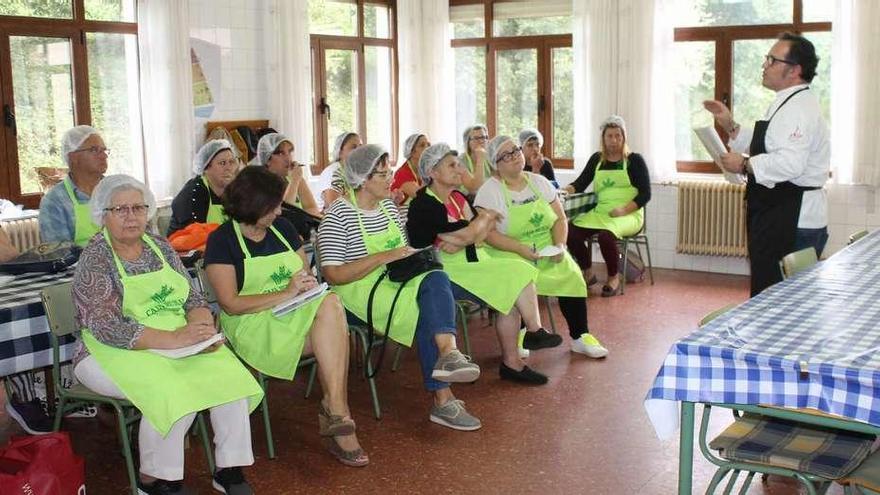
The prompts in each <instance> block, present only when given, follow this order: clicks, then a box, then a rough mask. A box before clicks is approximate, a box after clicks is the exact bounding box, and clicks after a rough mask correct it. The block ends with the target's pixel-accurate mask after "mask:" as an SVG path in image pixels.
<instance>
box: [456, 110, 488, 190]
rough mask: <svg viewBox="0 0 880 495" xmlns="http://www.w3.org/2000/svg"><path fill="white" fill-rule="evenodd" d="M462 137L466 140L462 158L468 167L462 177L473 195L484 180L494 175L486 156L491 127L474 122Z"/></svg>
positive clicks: (463, 184)
mask: <svg viewBox="0 0 880 495" xmlns="http://www.w3.org/2000/svg"><path fill="white" fill-rule="evenodd" d="M461 138H462V140H463V141H464V152H462V154H461V158H460V160H461V163H462V164H463V165H464V166H465V169H466V170H465V171H464V175H462V177H461V184H462V186H463V187H464V188H465V190H466V191H467V193H468V194H469V195H470V196H471V197H473V195H474V194H476V193H477V190H478V189H479V188H480V186H482V185H483V182H485V181H486V179H488V178H489V177H491V176H492V167H491V166H490V165H489V162H488V157H487V156H486V143H488V142H489V129H488V128H486V126H484V125H483V124H474V125H472V126H470V127H468V128H467V129H465V130H464V132H463V133H462V135H461Z"/></svg>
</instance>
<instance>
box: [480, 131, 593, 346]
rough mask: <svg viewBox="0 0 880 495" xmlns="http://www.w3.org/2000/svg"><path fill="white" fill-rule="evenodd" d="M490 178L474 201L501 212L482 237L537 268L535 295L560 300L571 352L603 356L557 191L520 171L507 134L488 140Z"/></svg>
mask: <svg viewBox="0 0 880 495" xmlns="http://www.w3.org/2000/svg"><path fill="white" fill-rule="evenodd" d="M488 154H489V164H490V165H491V166H492V167H493V168H494V173H493V175H492V177H491V178H490V179H489V180H487V181H486V183H485V184H483V187H481V188H480V190H479V191H478V192H477V197H476V199H475V200H474V204H475V205H476V206H477V208H485V209H489V210H494V211H497V212H499V213H500V216H499V219H498V220H497V222H496V228H495V230H493V231H492V232H490V233H489V235H488V236H487V237H486V240H487V241H488V243H489V245H490V246H492V247H493V248H494V250H492V251H491V254H493V255H497V256H502V257H509V258H514V259H522V260H526V261H529V262H532V263H535V266H537V268H538V280H537V282H536V283H535V286H536V287H537V291H538V295H541V296H555V297H558V298H559V308H560V309H561V310H562V316H564V317H565V321H566V323H568V332H569V335H570V336H571V339H572V344H571V350H572V352H576V353H580V354H585V355H587V356H588V357H591V358H602V357H605V356H606V355H607V354H608V350H607V349H605V348H604V347H602V344H601V343H599V340H598V339H596V337H595V336H593V335H592V334H591V333H590V330H589V327H588V325H587V287H586V284H585V283H584V279H583V277H582V276H581V273H580V270H579V269H578V266H577V264H576V263H575V262H574V260H573V259H572V258H571V256H570V255H569V254H568V252H567V251H566V250H565V239H566V236H567V234H568V219H567V218H566V217H565V212H564V211H563V209H562V204H561V203H560V201H559V199H558V197H557V195H556V190H555V189H554V188H553V185H552V184H550V182H549V181H548V180H547V179H545V178H544V177H542V176H540V175H537V174H533V173H531V172H525V171H523V168H524V167H525V158H524V157H523V153H522V149H521V148H520V147H519V146H517V145H516V142H515V141H514V140H513V139H512V138H510V137H508V136H498V137H496V138H495V139H493V140H492V141H491V142H490V143H489V149H488Z"/></svg>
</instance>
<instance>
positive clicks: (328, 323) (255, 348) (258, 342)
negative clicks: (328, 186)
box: [205, 167, 369, 467]
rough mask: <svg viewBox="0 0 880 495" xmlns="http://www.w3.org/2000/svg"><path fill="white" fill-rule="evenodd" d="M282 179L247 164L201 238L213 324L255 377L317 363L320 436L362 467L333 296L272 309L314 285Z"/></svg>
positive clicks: (283, 375) (288, 373)
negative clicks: (306, 359)
mask: <svg viewBox="0 0 880 495" xmlns="http://www.w3.org/2000/svg"><path fill="white" fill-rule="evenodd" d="M286 187H287V182H286V181H285V180H284V179H282V178H281V177H278V176H277V175H275V174H273V173H272V172H269V171H268V170H267V169H265V168H263V167H247V168H245V169H244V170H242V171H241V173H240V174H238V177H236V178H235V180H234V181H232V183H231V184H229V187H228V188H227V189H226V195H225V196H224V205H225V206H226V211H228V212H229V217H230V219H231V221H229V222H226V223H225V224H223V225H221V226H220V228H219V229H217V230H216V231H214V232H212V233H211V235H210V237H208V245H207V249H206V250H205V266H206V267H207V268H206V271H207V274H208V280H209V281H210V282H211V286H212V287H213V288H214V292H215V293H216V294H217V301H218V302H219V303H220V308H221V309H222V310H223V311H222V312H221V313H220V324H221V326H222V328H223V333H224V334H225V335H226V338H228V339H229V342H230V343H231V344H232V347H233V348H234V349H235V351H236V352H237V353H238V355H239V356H241V357H242V359H244V360H245V361H246V362H247V363H248V364H249V365H251V366H253V367H254V368H255V369H257V370H259V371H260V372H261V373H263V374H265V375H268V376H273V377H275V378H280V379H283V380H293V377H294V373H295V372H296V367H297V364H298V363H299V360H300V358H301V357H302V356H303V355H314V356H315V359H317V361H318V379H319V380H320V381H321V389H322V390H324V399H323V400H322V401H321V404H320V406H319V408H318V420H319V424H320V433H321V436H323V437H326V438H327V439H328V441H327V442H326V444H327V448H328V450H329V451H330V453H331V454H333V455H334V456H335V457H336V458H337V459H338V460H339V461H340V462H342V463H343V464H346V465H349V466H355V467H357V466H366V465H367V464H368V463H369V458H368V457H367V455H366V454H365V453H364V451H363V449H361V447H360V444H358V441H357V436H356V435H355V424H354V421H353V420H352V419H351V413H350V411H349V409H348V398H347V397H348V390H347V380H346V379H347V376H348V352H349V351H348V340H349V339H348V330H347V328H346V325H345V313H344V312H343V309H342V305H341V304H340V303H339V298H338V297H336V295H335V294H332V293H329V292H328V293H326V294H325V295H323V296H321V297H319V298H317V299H315V300H313V301H311V302H309V303H308V304H306V305H304V306H302V307H300V308H298V309H296V310H294V311H291V312H289V313H287V314H285V315H282V316H275V315H273V314H272V308H273V307H274V306H276V305H277V304H279V303H282V302H285V301H288V300H290V299H291V298H292V297H294V296H296V295H297V294H299V293H301V292H304V291H306V290H309V289H312V288H314V287H315V286H316V285H318V282H317V280H315V277H313V276H312V274H311V272H310V270H309V269H308V264H307V263H306V255H305V252H304V251H303V248H302V244H303V243H302V239H300V237H299V235H298V234H297V233H296V230H295V229H294V228H293V225H291V224H290V222H288V221H287V220H285V219H284V218H282V217H281V216H280V213H281V211H280V210H281V198H282V197H284V190H285V188H286Z"/></svg>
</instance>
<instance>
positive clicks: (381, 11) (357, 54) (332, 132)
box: [309, 0, 398, 173]
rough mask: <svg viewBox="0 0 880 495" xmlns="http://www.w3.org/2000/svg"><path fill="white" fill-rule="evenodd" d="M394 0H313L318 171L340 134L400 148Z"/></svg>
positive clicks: (313, 67) (315, 162)
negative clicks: (349, 132) (357, 136)
mask: <svg viewBox="0 0 880 495" xmlns="http://www.w3.org/2000/svg"><path fill="white" fill-rule="evenodd" d="M394 25H395V22H394V9H393V3H392V2H391V0H385V1H383V0H309V31H310V32H311V44H312V71H313V78H312V81H313V85H312V86H313V97H314V104H315V106H314V108H315V113H314V134H313V137H314V143H315V146H314V150H315V151H314V157H313V164H314V168H313V169H312V171H313V172H315V173H318V172H320V171H321V169H323V167H325V166H327V165H328V164H329V162H330V158H331V157H330V153H331V148H332V146H333V142H334V140H335V139H336V136H337V135H339V134H340V133H342V132H345V131H354V132H357V133H358V134H360V135H361V138H362V139H363V140H364V142H370V143H376V144H381V145H383V146H385V147H387V148H388V149H389V150H396V149H397V139H398V138H397V131H396V129H397V99H396V94H397V90H396V88H397V78H396V77H395V74H396V73H397V72H396V70H395V64H396V61H397V56H396V53H395V52H396V47H397V45H396V41H395V39H396V36H395V29H394Z"/></svg>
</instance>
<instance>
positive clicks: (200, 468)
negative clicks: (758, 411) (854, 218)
mask: <svg viewBox="0 0 880 495" xmlns="http://www.w3.org/2000/svg"><path fill="white" fill-rule="evenodd" d="M655 275H656V285H654V286H651V285H649V284H648V283H647V282H645V283H639V284H633V285H630V286H629V287H628V288H627V293H626V295H625V296H623V297H614V298H610V299H608V298H604V299H603V298H601V297H598V296H597V297H594V298H591V299H590V303H589V311H590V326H591V328H592V330H593V332H594V333H595V334H596V335H597V336H598V337H599V338H600V340H602V342H603V343H604V344H605V345H606V347H608V348H609V349H610V351H611V354H610V356H609V357H608V358H607V359H605V360H602V361H591V360H588V359H586V358H584V357H583V356H580V355H574V354H571V353H570V352H569V350H568V336H567V332H565V331H564V329H563V332H562V333H563V335H565V338H566V342H564V343H563V345H562V346H560V347H558V348H555V349H548V350H543V351H538V352H533V353H532V357H531V358H530V360H529V365H530V366H532V367H534V368H536V369H538V370H541V371H543V372H545V373H547V374H548V375H549V376H550V377H551V379H550V383H549V384H547V385H545V386H542V387H537V388H536V387H524V386H517V385H514V384H511V383H510V382H502V381H501V380H500V379H499V378H498V372H497V369H498V365H499V362H500V352H499V348H498V344H497V341H496V340H495V336H494V331H493V330H492V329H491V328H489V327H487V326H486V325H487V324H488V321H487V320H481V319H479V318H476V319H473V320H472V321H471V339H472V344H473V347H474V351H473V353H474V358H475V359H476V361H477V362H478V363H479V364H480V365H481V366H482V368H483V376H482V377H481V379H480V380H479V381H478V382H477V383H476V384H473V385H460V386H456V387H455V389H454V390H455V393H456V395H457V396H458V397H459V398H461V399H463V400H465V401H466V402H467V407H468V409H469V410H470V411H471V412H472V413H474V414H475V415H478V416H479V417H480V418H481V419H482V421H483V424H484V427H483V429H482V430H480V431H477V432H473V433H464V432H457V431H453V430H449V429H446V428H443V427H441V426H437V425H435V424H433V423H430V422H429V421H428V409H429V397H428V395H427V394H426V393H425V392H424V391H423V390H422V388H421V379H420V376H419V372H418V365H417V362H416V360H415V353H414V352H409V353H407V354H406V355H405V359H404V362H403V366H402V368H401V369H400V370H399V371H397V372H396V373H392V372H390V362H391V357H392V355H391V353H389V356H388V357H387V361H386V364H385V366H384V368H383V370H382V371H381V373H380V374H379V382H378V384H379V394H380V399H381V401H382V411H383V414H384V416H383V418H382V420H381V421H376V420H375V419H373V416H372V408H371V403H370V395H369V389H368V386H367V383H366V381H364V380H362V379H360V378H358V377H357V376H356V375H352V378H351V384H350V392H349V397H350V403H351V408H352V412H353V414H354V418H355V420H356V421H357V423H358V434H359V438H360V440H361V443H362V444H363V446H364V447H365V448H366V449H367V451H368V453H369V454H370V458H371V461H372V463H371V464H370V466H368V467H366V468H363V469H353V468H348V467H345V466H342V465H341V464H339V463H337V462H336V461H335V460H333V459H332V458H331V457H330V456H329V454H327V453H325V451H324V449H323V447H322V445H321V443H320V439H319V438H318V434H317V418H316V414H317V408H318V400H319V399H318V397H320V388H319V387H318V389H317V390H316V393H315V394H314V395H313V396H312V397H311V398H309V399H303V392H304V390H305V380H304V379H303V378H297V380H296V381H295V382H294V383H285V382H280V381H273V382H272V384H271V386H270V410H271V412H272V425H273V429H274V433H275V439H276V450H277V454H278V458H277V459H275V460H269V459H268V458H267V457H266V443H265V436H264V433H263V427H262V421H261V420H260V418H259V417H258V416H257V415H254V416H253V417H252V421H251V424H252V426H253V439H254V453H255V455H256V458H257V459H256V463H255V464H254V465H253V466H251V467H249V468H247V469H246V470H245V473H246V475H247V477H248V479H249V480H250V482H251V483H252V485H253V486H254V489H255V491H256V492H257V493H260V494H287V493H291V494H292V493H354V494H370V493H383V494H388V493H467V492H471V493H506V494H519V493H541V494H551V493H554V494H555V493H560V494H562V493H565V494H567V493H586V494H623V493H627V494H629V493H632V494H672V493H675V490H676V483H677V469H678V440H677V439H673V440H670V441H664V442H661V441H659V440H658V439H657V437H656V436H655V434H654V431H653V429H652V427H651V425H650V424H649V421H648V419H647V417H646V415H645V412H644V408H643V406H642V400H643V399H644V396H645V393H646V391H647V390H648V387H649V386H650V384H651V382H652V380H653V378H654V375H655V373H656V372H657V369H658V368H659V366H660V364H661V362H662V361H663V357H664V356H665V354H666V352H667V350H668V349H669V347H670V345H671V344H672V343H673V342H674V341H675V340H676V339H677V338H679V337H682V336H684V335H686V334H688V333H690V332H691V331H692V330H694V329H695V328H696V324H697V322H698V321H699V319H700V318H701V317H702V315H704V314H705V313H707V312H709V311H711V310H713V309H716V308H718V307H720V306H723V305H725V304H728V303H731V302H740V301H743V300H745V299H746V297H747V295H748V280H747V279H746V278H745V277H737V276H728V275H715V274H706V273H698V272H683V271H672V270H656V271H655ZM555 316H556V321H557V322H563V321H564V320H563V319H562V318H561V315H559V313H558V312H556V314H555ZM545 319H546V318H545ZM545 324H546V321H545ZM698 412H699V410H698ZM728 415H729V413H726V411H719V412H717V413H716V414H714V415H713V418H714V420H713V425H714V427H715V429H719V428H723V427H724V426H725V425H726V424H727V423H728V422H729V416H728ZM113 424H114V423H113V417H112V415H110V414H107V413H105V412H103V411H102V412H101V413H100V414H99V417H98V418H97V419H73V420H67V421H66V423H65V425H66V428H68V429H69V430H70V431H71V432H72V435H73V438H74V444H75V448H76V450H77V451H78V452H79V453H80V454H81V455H83V456H84V457H85V458H86V469H87V488H88V492H89V494H98V495H101V494H116V493H125V491H126V489H127V478H126V475H125V471H124V464H123V460H122V458H121V456H120V455H119V454H118V451H117V443H116V438H115V434H114V429H113ZM16 434H20V430H19V428H18V426H17V425H16V424H15V422H14V421H12V420H11V419H9V418H8V417H7V416H5V411H0V442H3V443H5V441H6V439H7V438H8V436H9V435H16ZM192 443H193V447H192V448H190V449H189V450H188V451H187V471H186V472H187V484H188V485H190V486H191V487H192V488H195V489H197V490H198V491H199V493H203V494H207V493H212V492H213V490H212V489H211V487H210V478H209V476H208V473H207V467H206V463H205V461H204V456H203V454H202V451H201V447H200V444H199V442H198V441H194V442H192ZM712 472H713V469H712V466H711V465H709V464H708V462H706V461H703V460H702V459H698V460H697V463H696V467H695V469H694V479H695V490H694V492H695V493H702V492H703V491H704V490H705V487H706V484H707V483H708V480H709V478H710V477H711V474H712ZM749 493H750V494H794V493H798V490H797V487H796V486H795V485H794V484H792V483H789V482H787V481H785V480H777V479H776V478H771V480H770V482H769V483H767V484H764V485H763V486H762V484H761V483H760V482H756V483H753V486H752V488H751V490H750V491H749ZM829 493H832V494H839V493H842V491H841V490H839V487H835V488H834V489H832V490H831V491H830V492H829Z"/></svg>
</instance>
